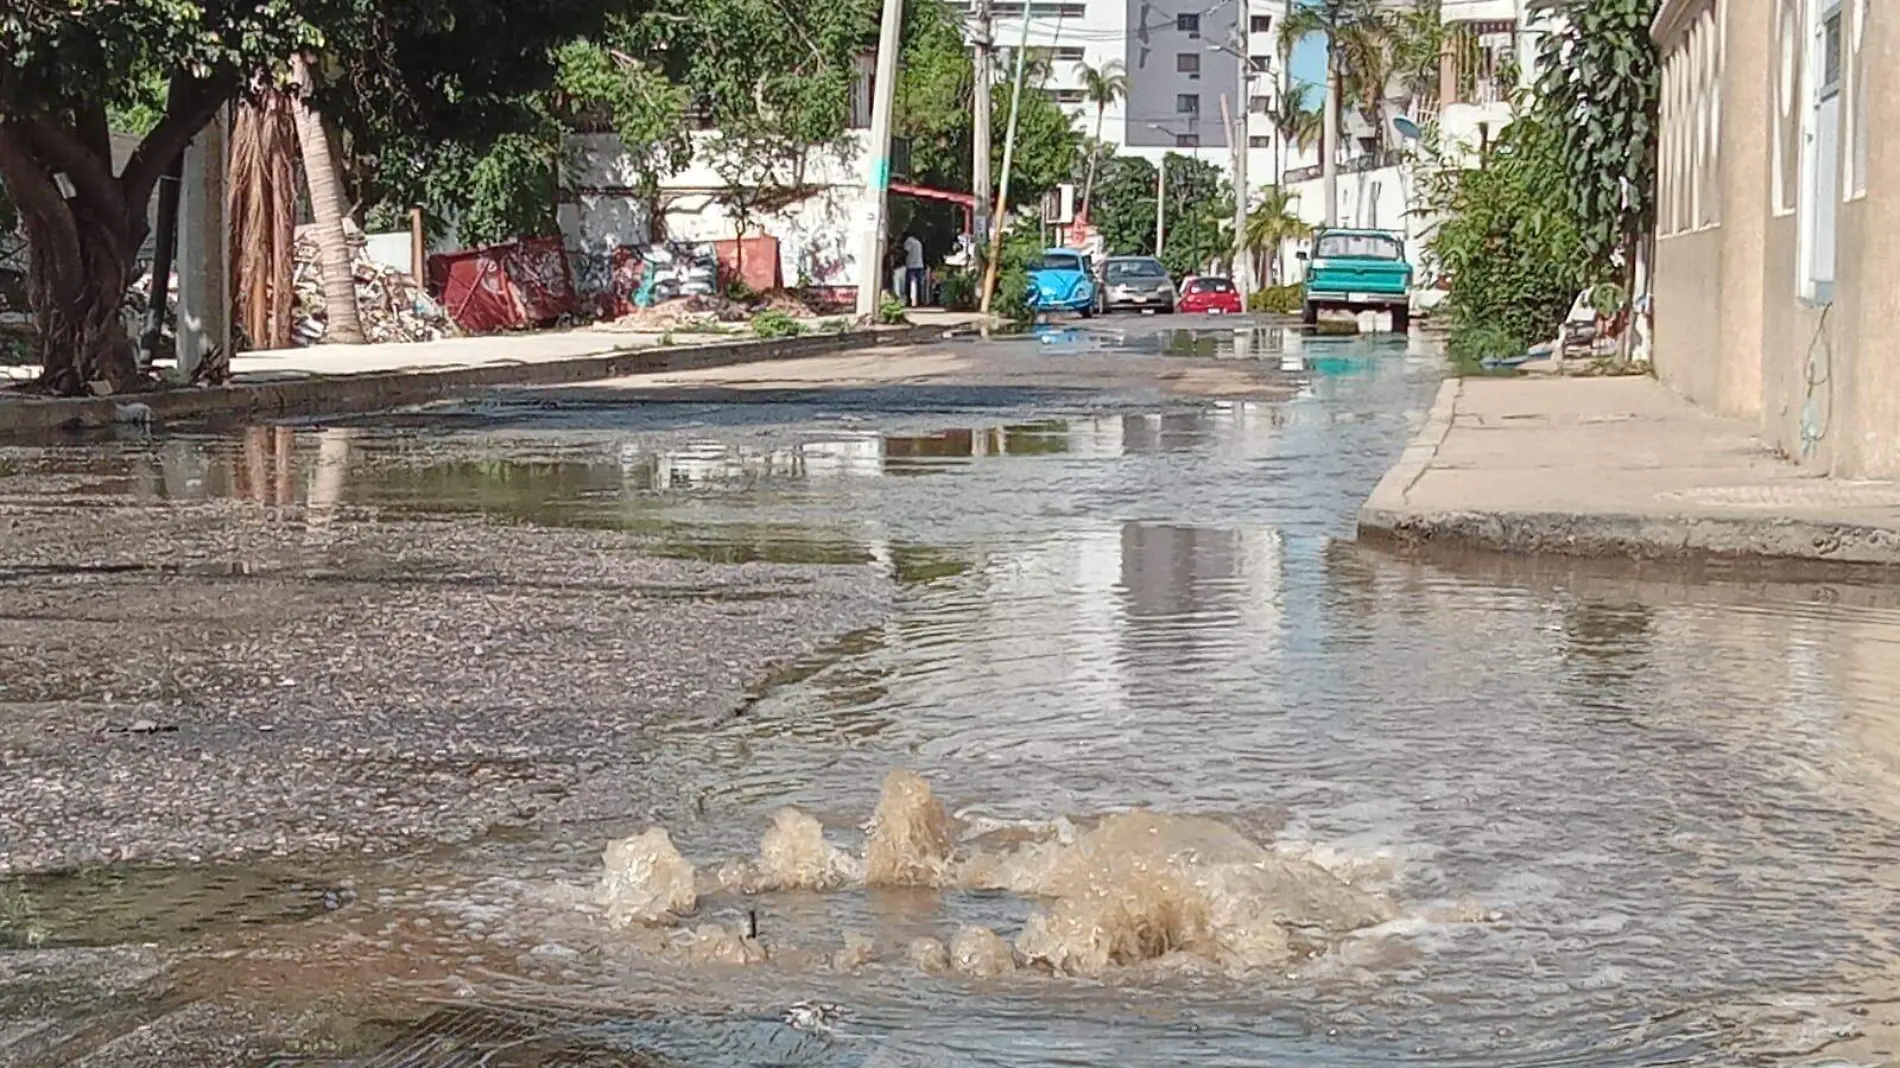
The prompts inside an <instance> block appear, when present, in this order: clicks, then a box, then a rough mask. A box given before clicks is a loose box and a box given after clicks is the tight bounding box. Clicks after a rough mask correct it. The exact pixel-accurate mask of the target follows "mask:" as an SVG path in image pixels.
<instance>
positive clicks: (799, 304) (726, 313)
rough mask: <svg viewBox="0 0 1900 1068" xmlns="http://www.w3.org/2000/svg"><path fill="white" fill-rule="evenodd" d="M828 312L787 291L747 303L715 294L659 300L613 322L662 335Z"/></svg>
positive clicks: (802, 295) (767, 293)
mask: <svg viewBox="0 0 1900 1068" xmlns="http://www.w3.org/2000/svg"><path fill="white" fill-rule="evenodd" d="M828 311H830V309H828V308H826V307H825V306H824V305H823V304H821V303H820V302H819V301H818V299H817V298H816V297H814V296H812V295H809V294H805V293H800V292H798V291H796V290H791V289H770V290H767V291H765V292H763V293H759V294H757V295H755V296H753V297H752V298H751V299H749V300H733V299H732V298H730V297H725V296H721V295H719V294H717V293H710V294H703V295H694V296H689V297H676V298H673V299H671V300H662V301H659V302H658V303H656V304H654V305H653V306H652V307H649V308H635V309H634V310H633V311H631V312H629V313H627V314H626V315H623V316H621V317H620V318H618V319H615V320H614V321H613V324H612V325H613V326H614V327H616V328H618V329H621V330H633V331H638V332H641V333H664V332H666V331H668V330H692V329H696V328H699V329H704V328H712V327H716V326H717V325H718V324H720V323H744V322H749V321H751V319H752V317H753V316H755V315H758V314H760V313H761V312H783V313H784V314H786V315H790V316H792V317H794V318H798V319H817V318H821V317H822V316H824V315H825V314H826V313H827V312H828Z"/></svg>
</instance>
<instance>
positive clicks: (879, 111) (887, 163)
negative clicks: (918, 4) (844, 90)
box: [858, 0, 904, 319]
mask: <svg viewBox="0 0 1900 1068" xmlns="http://www.w3.org/2000/svg"><path fill="white" fill-rule="evenodd" d="M903 29H904V0H884V21H883V23H882V24H881V25H880V26H879V27H878V33H877V74H876V75H875V76H874V77H875V78H876V79H877V80H876V82H875V83H874V84H873V85H872V87H871V88H872V91H873V92H875V93H876V94H877V96H876V97H875V98H874V99H873V100H872V102H871V180H870V181H869V182H867V183H866V184H865V192H866V194H868V195H869V196H870V198H871V211H870V224H871V225H870V230H869V232H868V233H866V234H865V235H864V249H863V252H862V253H861V254H860V256H859V259H858V317H859V318H861V319H872V318H875V317H876V316H877V308H878V298H879V296H881V295H882V293H883V291H884V221H885V219H886V217H887V214H886V213H887V212H888V210H889V205H888V204H887V203H886V201H887V200H888V199H889V197H890V191H891V123H892V120H893V118H894V116H893V114H892V113H893V112H894V111H895V110H896V109H897V51H898V48H899V47H900V40H901V35H902V33H903Z"/></svg>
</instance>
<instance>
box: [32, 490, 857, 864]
mask: <svg viewBox="0 0 1900 1068" xmlns="http://www.w3.org/2000/svg"><path fill="white" fill-rule="evenodd" d="M102 485H104V486H105V488H106V489H107V490H109V489H110V486H109V485H107V484H102V483H97V482H95V483H90V484H88V486H85V487H81V486H75V485H73V484H72V483H71V482H70V480H66V481H62V482H54V481H46V482H39V481H36V480H34V479H33V478H32V477H31V476H28V475H20V474H15V475H13V476H12V477H0V544H4V545H5V546H6V547H7V558H6V559H5V560H4V561H0V619H3V620H4V638H0V709H3V710H4V714H0V874H4V873H9V872H26V871H36V870H48V869H57V868H64V867H70V866H73V865H78V864H86V863H96V862H110V861H121V860H138V861H155V862H180V861H200V860H211V859H239V858H255V857H259V856H281V855H293V854H306V853H337V852H348V853H352V854H379V853H389V852H394V851H400V850H405V849H409V848H414V847H416V846H419V845H425V844H429V843H436V842H455V841H462V840H466V839H468V838H471V837H473V836H477V835H480V834H482V833H484V832H485V831H487V830H489V829H491V828H494V827H497V826H506V825H510V824H518V823H522V822H526V821H530V820H533V819H534V818H536V816H537V814H538V813H541V812H543V811H545V810H547V809H549V807H550V806H553V805H558V804H561V803H562V802H563V801H564V800H565V799H566V798H567V797H568V796H569V794H570V791H571V790H572V788H574V787H575V786H576V785H577V784H580V783H583V782H592V783H599V782H603V781H608V782H614V783H616V784H618V790H619V792H620V793H622V794H623V795H625V794H638V793H639V792H641V791H642V790H651V789H654V787H653V786H652V785H651V784H646V783H644V782H643V776H642V774H641V769H642V767H643V766H644V765H646V764H647V763H648V762H649V760H651V759H652V757H653V756H654V751H653V746H654V744H655V732H654V729H653V728H655V727H656V726H658V725H662V724H667V725H677V724H678V723H680V721H681V720H683V719H684V720H687V721H689V722H690V720H692V719H693V718H709V717H720V716H726V715H731V714H733V711H734V709H736V708H737V707H738V706H739V705H740V703H741V701H742V700H743V698H744V695H745V691H746V688H747V686H748V685H750V684H755V683H757V682H758V681H759V680H760V679H762V678H764V677H765V676H766V675H767V674H768V672H769V671H770V670H771V669H772V667H773V666H775V665H778V664H782V663H784V662H786V661H789V660H792V659H796V658H799V657H801V656H806V655H809V654H810V653H812V652H813V651H814V650H817V649H819V648H821V647H822V646H823V645H824V644H825V643H826V642H827V641H829V640H831V639H833V638H835V637H836V636H838V635H840V634H842V633H845V632H848V631H851V630H855V629H858V628H861V627H864V626H867V625H870V624H872V623H874V622H876V621H878V620H879V619H881V618H883V616H884V614H885V613H886V611H887V610H888V605H889V599H890V587H889V586H888V584H887V580H886V579H885V578H883V577H882V576H881V574H880V573H879V572H877V571H875V570H874V569H872V568H869V567H858V566H852V565H825V566H817V565H802V564H801V565H794V566H781V565H772V564H757V563H747V564H736V565H720V564H707V563H699V562H694V561H689V560H679V559H665V558H656V557H653V556H650V555H646V551H645V549H644V548H643V545H642V543H641V542H640V541H639V540H638V539H637V538H635V537H633V536H631V535H627V534H622V533H618V532H612V531H590V530H564V529H545V528H537V527H532V526H526V525H517V524H509V523H502V522H485V521H483V520H481V519H478V518H436V519H428V518H423V519H416V518H390V517H387V516H377V515H373V514H370V513H366V512H352V511H349V510H344V511H342V512H339V513H331V514H330V515H329V516H328V517H327V519H325V520H324V521H323V522H312V516H310V515H308V514H306V513H305V512H303V511H301V510H299V509H295V508H273V509H260V508H258V507H256V506H254V505H245V504H238V503H232V502H224V503H208V504H201V505H200V504H194V505H168V506H163V507H142V506H133V505H130V504H128V503H127V502H126V500H125V498H123V497H118V496H116V495H114V494H112V493H110V492H100V488H101V486H102ZM595 792H598V791H597V789H596V791H595ZM616 800H618V801H620V802H623V803H624V802H625V801H626V800H627V798H626V797H625V796H622V797H620V798H617V799H616ZM573 808H574V806H573V805H571V804H570V805H567V806H566V808H564V810H563V816H564V818H586V816H587V813H586V812H585V811H572V809H573Z"/></svg>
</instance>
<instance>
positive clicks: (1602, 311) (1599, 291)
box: [1590, 282, 1628, 319]
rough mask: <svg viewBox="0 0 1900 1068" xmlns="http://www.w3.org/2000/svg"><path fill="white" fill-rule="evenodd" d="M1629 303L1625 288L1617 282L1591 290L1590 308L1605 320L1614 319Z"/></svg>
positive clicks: (1604, 284) (1607, 283) (1606, 283)
mask: <svg viewBox="0 0 1900 1068" xmlns="http://www.w3.org/2000/svg"><path fill="white" fill-rule="evenodd" d="M1626 303H1628V299H1627V297H1626V296H1625V295H1624V293H1623V287H1622V286H1620V285H1617V284H1616V283H1615V282H1603V283H1601V284H1599V285H1597V286H1596V287H1595V288H1594V289H1591V290H1590V308H1591V310H1592V311H1595V312H1596V313H1597V314H1598V315H1599V316H1602V317H1603V318H1605V319H1614V318H1616V315H1617V313H1618V312H1620V311H1622V310H1623V306H1624V305H1625V304H1626Z"/></svg>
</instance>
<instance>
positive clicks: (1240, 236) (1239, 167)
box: [1228, 0, 1253, 308]
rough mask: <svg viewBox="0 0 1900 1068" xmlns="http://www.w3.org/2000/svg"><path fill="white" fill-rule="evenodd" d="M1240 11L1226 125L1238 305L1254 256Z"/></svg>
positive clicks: (1247, 289)
mask: <svg viewBox="0 0 1900 1068" xmlns="http://www.w3.org/2000/svg"><path fill="white" fill-rule="evenodd" d="M1239 7H1240V10H1239V12H1238V13H1237V14H1236V15H1235V16H1234V61H1235V63H1236V64H1237V67H1236V71H1237V73H1236V75H1235V78H1234V81H1235V91H1236V92H1238V93H1239V94H1240V95H1239V98H1238V100H1237V101H1236V104H1237V107H1236V109H1235V110H1236V114H1235V115H1234V118H1233V122H1232V124H1231V125H1230V126H1229V127H1228V129H1229V130H1230V131H1232V133H1231V135H1230V136H1232V137H1233V139H1234V288H1235V289H1238V290H1240V304H1241V307H1243V308H1245V307H1246V306H1247V298H1248V297H1250V296H1252V295H1253V257H1252V256H1249V255H1248V254H1247V200H1248V197H1247V118H1248V116H1249V114H1250V113H1251V100H1252V97H1251V96H1250V95H1249V93H1248V76H1249V75H1250V74H1251V73H1252V72H1251V71H1249V70H1248V69H1247V68H1248V67H1249V66H1250V65H1252V62H1253V61H1252V60H1250V59H1248V58H1247V4H1246V0H1241V3H1240V5H1239Z"/></svg>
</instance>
